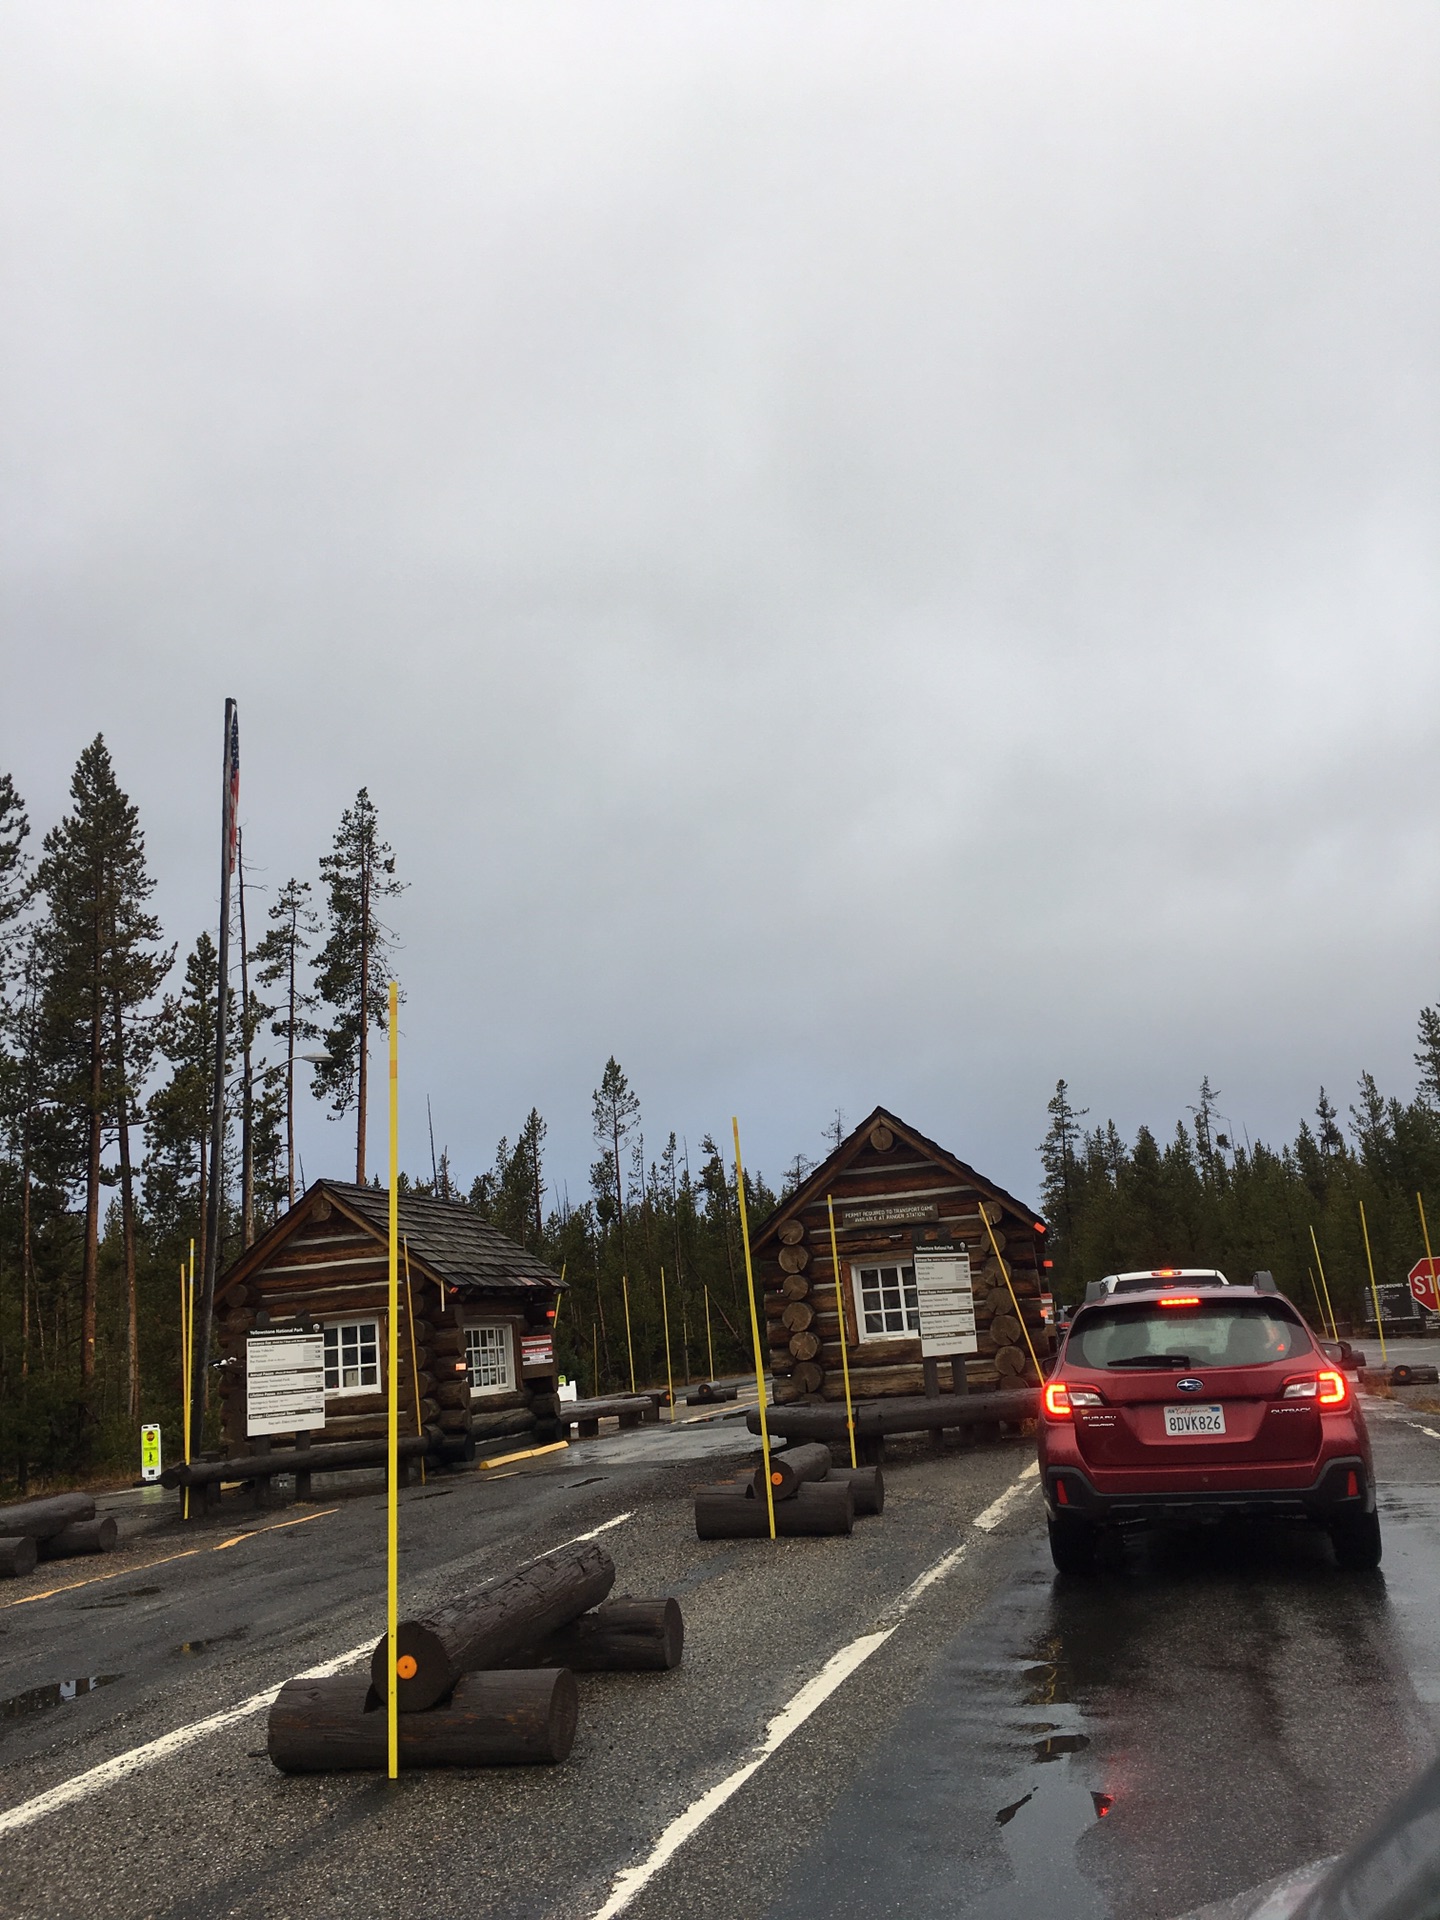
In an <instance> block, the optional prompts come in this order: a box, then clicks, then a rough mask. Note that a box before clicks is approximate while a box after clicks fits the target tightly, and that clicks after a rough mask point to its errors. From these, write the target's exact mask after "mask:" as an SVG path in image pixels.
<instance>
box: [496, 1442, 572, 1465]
mask: <svg viewBox="0 0 1440 1920" xmlns="http://www.w3.org/2000/svg"><path fill="white" fill-rule="evenodd" d="M569 1444H570V1442H569V1441H568V1440H552V1441H551V1442H550V1444H549V1446H548V1447H526V1449H525V1451H524V1452H523V1453H500V1454H497V1455H496V1456H495V1458H494V1459H493V1460H477V1461H476V1462H475V1465H476V1466H477V1467H479V1468H482V1469H483V1468H485V1467H508V1466H509V1465H510V1462H511V1461H512V1460H537V1459H539V1457H540V1455H541V1454H542V1453H559V1452H560V1451H561V1450H562V1448H565V1447H568V1446H569Z"/></svg>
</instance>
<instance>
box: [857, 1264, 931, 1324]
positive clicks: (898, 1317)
mask: <svg viewBox="0 0 1440 1920" xmlns="http://www.w3.org/2000/svg"><path fill="white" fill-rule="evenodd" d="M852 1271H853V1273H854V1276H855V1291H856V1293H857V1294H858V1295H859V1296H860V1301H859V1304H860V1316H859V1318H860V1338H861V1339H862V1340H884V1339H887V1338H891V1337H894V1336H895V1335H899V1336H900V1337H902V1338H903V1337H904V1336H905V1335H907V1334H916V1333H919V1331H920V1302H919V1299H918V1297H917V1295H916V1292H915V1269H914V1267H906V1266H901V1265H900V1263H899V1262H898V1261H897V1262H895V1264H894V1265H893V1266H883V1265H878V1264H877V1265H876V1266H873V1267H862V1266H856V1267H855V1268H853V1269H852Z"/></svg>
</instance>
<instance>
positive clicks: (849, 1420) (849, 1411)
mask: <svg viewBox="0 0 1440 1920" xmlns="http://www.w3.org/2000/svg"><path fill="white" fill-rule="evenodd" d="M825 1211H826V1213H828V1214H829V1216H830V1271H831V1272H832V1273H833V1274H834V1276H835V1311H836V1312H837V1313H838V1314H839V1316H840V1371H841V1372H842V1373H843V1374H844V1376H845V1431H846V1432H847V1433H848V1434H849V1435H850V1464H851V1466H852V1467H858V1466H859V1464H860V1462H859V1459H858V1458H857V1456H856V1453H855V1408H854V1406H853V1405H852V1403H851V1400H850V1343H849V1341H848V1340H847V1339H846V1337H845V1303H844V1301H843V1300H842V1299H841V1298H840V1249H839V1248H838V1247H837V1246H836V1244H835V1201H834V1199H833V1198H832V1196H831V1195H830V1194H828V1193H827V1194H826V1196H825Z"/></svg>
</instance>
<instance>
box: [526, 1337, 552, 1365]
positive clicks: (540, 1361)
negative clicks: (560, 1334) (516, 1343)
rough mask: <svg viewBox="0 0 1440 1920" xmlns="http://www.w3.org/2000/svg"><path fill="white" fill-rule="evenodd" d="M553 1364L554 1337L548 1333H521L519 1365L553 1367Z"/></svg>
mask: <svg viewBox="0 0 1440 1920" xmlns="http://www.w3.org/2000/svg"><path fill="white" fill-rule="evenodd" d="M554 1364H555V1339H554V1336H553V1335H552V1334H548V1333H522V1334H521V1336H520V1367H521V1371H522V1372H523V1371H524V1370H525V1368H527V1367H553V1366H554Z"/></svg>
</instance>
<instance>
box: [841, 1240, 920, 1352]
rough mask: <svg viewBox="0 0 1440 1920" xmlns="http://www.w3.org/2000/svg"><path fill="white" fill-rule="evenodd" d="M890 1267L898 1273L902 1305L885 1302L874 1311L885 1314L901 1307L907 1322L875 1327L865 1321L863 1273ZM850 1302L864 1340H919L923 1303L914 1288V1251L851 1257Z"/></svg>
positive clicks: (857, 1326)
mask: <svg viewBox="0 0 1440 1920" xmlns="http://www.w3.org/2000/svg"><path fill="white" fill-rule="evenodd" d="M887 1268H893V1269H895V1270H896V1271H897V1272H898V1274H899V1277H900V1305H899V1307H898V1308H896V1307H890V1308H887V1307H885V1306H884V1304H883V1302H882V1304H881V1305H880V1307H878V1308H874V1309H872V1312H878V1313H880V1314H881V1315H882V1316H883V1315H884V1314H885V1313H887V1312H889V1313H894V1312H897V1311H898V1312H899V1313H900V1314H901V1316H902V1319H903V1321H904V1325H903V1326H900V1327H882V1328H881V1329H880V1330H878V1331H876V1330H874V1329H872V1328H869V1327H867V1326H866V1324H865V1279H864V1276H865V1275H866V1274H867V1273H872V1274H880V1273H882V1272H884V1271H885V1269H887ZM907 1276H908V1278H907ZM872 1291H875V1289H872ZM850 1303H851V1305H852V1306H853V1307H854V1309H855V1330H856V1332H857V1333H858V1334H859V1336H860V1338H861V1339H862V1340H918V1339H919V1338H920V1303H919V1299H918V1298H917V1296H916V1292H915V1257H914V1255H913V1254H905V1253H896V1254H876V1255H874V1256H873V1257H872V1258H870V1259H868V1260H858V1259H857V1260H852V1261H851V1262H850Z"/></svg>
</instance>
